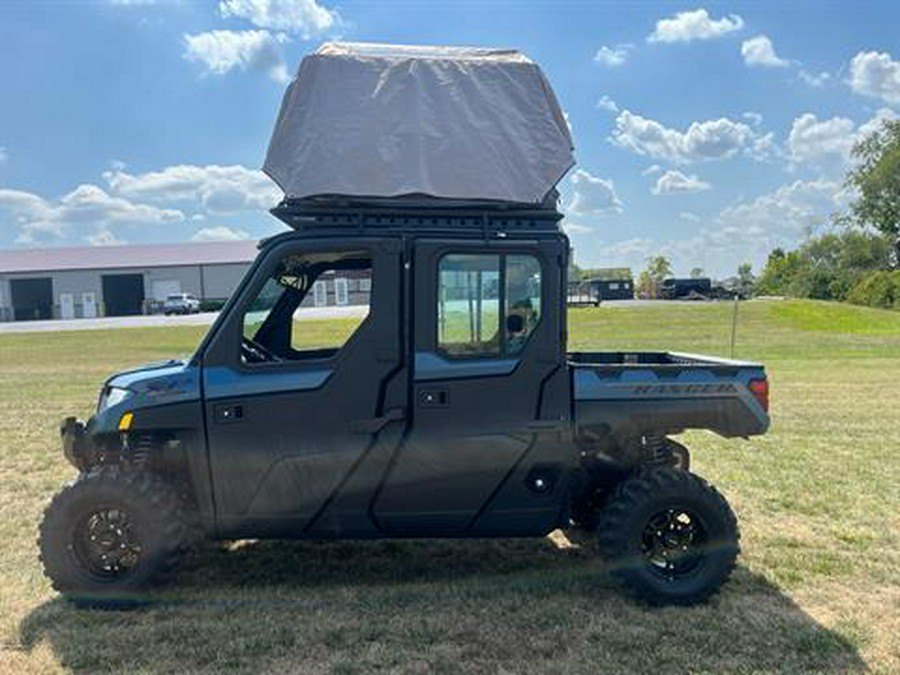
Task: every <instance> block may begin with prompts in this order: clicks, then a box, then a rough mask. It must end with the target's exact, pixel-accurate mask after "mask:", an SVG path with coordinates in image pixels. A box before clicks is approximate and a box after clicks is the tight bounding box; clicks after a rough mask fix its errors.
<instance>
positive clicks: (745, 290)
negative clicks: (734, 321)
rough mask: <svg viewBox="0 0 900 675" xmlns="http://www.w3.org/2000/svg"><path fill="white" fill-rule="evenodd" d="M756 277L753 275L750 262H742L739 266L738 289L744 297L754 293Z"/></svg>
mask: <svg viewBox="0 0 900 675" xmlns="http://www.w3.org/2000/svg"><path fill="white" fill-rule="evenodd" d="M755 281H756V279H755V277H754V276H753V268H752V267H751V266H750V263H742V264H741V265H738V268H737V291H738V293H739V294H740V295H741V297H742V298H747V297H749V296H750V295H752V294H753V285H754V283H755Z"/></svg>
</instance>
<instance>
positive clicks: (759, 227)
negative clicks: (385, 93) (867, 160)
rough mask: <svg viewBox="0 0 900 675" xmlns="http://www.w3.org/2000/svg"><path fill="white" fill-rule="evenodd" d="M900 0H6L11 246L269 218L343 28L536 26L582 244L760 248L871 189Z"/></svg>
mask: <svg viewBox="0 0 900 675" xmlns="http://www.w3.org/2000/svg"><path fill="white" fill-rule="evenodd" d="M898 25H900V3H897V2H887V1H885V2H853V3H847V2H838V1H836V0H831V1H821V0H819V1H817V2H805V1H801V0H790V1H785V2H763V1H761V0H757V1H756V2H743V3H742V2H735V3H711V2H706V3H681V2H650V1H643V0H642V1H637V0H636V1H631V2H630V1H627V0H619V1H617V2H603V1H600V0H598V1H595V2H591V1H589V0H571V1H567V0H555V1H552V2H551V1H548V0H520V1H518V2H513V1H505V2H500V1H489V0H482V1H481V2H474V1H468V0H458V1H450V0H434V1H427V0H421V1H416V0H356V1H353V0H347V1H344V2H332V1H331V0H221V1H215V0H89V1H85V0H2V2H0V248H16V247H35V246H84V245H88V244H89V245H110V244H118V243H134V244H138V243H149V242H180V241H190V240H194V241H209V240H219V239H233V238H259V237H264V236H268V235H271V234H274V233H276V232H278V231H281V230H282V229H283V226H282V225H281V224H280V223H279V222H278V221H277V220H275V219H274V218H273V217H272V216H270V215H269V214H268V213H267V209H268V208H269V207H271V206H272V205H274V204H275V203H277V201H278V200H279V198H280V196H281V193H280V191H279V190H278V188H277V187H276V186H274V184H272V183H271V181H269V179H268V178H267V177H265V176H264V175H263V174H262V173H261V172H260V171H259V167H260V166H261V164H262V161H263V157H264V154H265V150H266V146H267V144H268V140H269V135H270V133H271V130H272V126H273V123H274V120H275V117H276V116H277V113H278V107H279V105H280V101H281V96H282V94H283V92H284V89H285V87H286V84H287V82H288V81H289V80H290V77H291V75H292V73H293V72H294V71H295V70H296V68H297V65H298V64H299V62H300V59H301V58H302V57H303V55H304V54H307V53H309V52H311V51H314V50H315V49H316V48H317V47H318V46H319V45H320V44H322V42H325V41H328V40H333V39H340V40H349V41H373V42H391V43H400V44H441V45H474V46H489V47H490V46H497V47H515V48H518V49H520V50H522V51H524V52H525V53H526V54H527V55H529V56H530V57H531V58H532V59H534V60H535V61H537V62H538V63H539V64H540V65H541V67H542V68H543V69H544V71H545V73H546V74H547V77H548V78H549V80H550V82H551V83H552V85H553V87H554V89H555V91H556V94H557V97H558V99H559V101H560V104H561V106H562V108H563V109H564V111H565V113H566V116H567V119H568V121H569V123H570V126H571V128H572V132H573V137H574V139H575V145H576V149H575V152H576V158H577V162H578V164H577V166H576V167H575V168H574V169H573V170H572V171H570V172H569V174H568V175H567V176H566V177H565V178H563V180H562V182H561V183H560V185H559V188H560V192H561V202H560V207H561V209H562V210H563V211H564V213H565V214H566V219H565V227H566V229H567V232H568V233H569V235H570V237H571V239H572V243H573V246H574V250H575V258H576V261H577V262H578V264H580V265H582V266H586V267H623V266H629V267H632V268H633V269H634V270H635V271H638V270H640V269H642V268H643V267H644V266H645V264H646V260H647V258H648V257H649V256H652V255H657V254H662V255H666V256H668V257H669V258H670V259H671V260H672V261H673V263H674V267H675V272H676V273H677V274H683V275H686V274H688V273H689V272H690V271H691V270H692V269H693V268H697V267H699V268H701V269H703V270H705V271H706V273H707V274H710V275H712V276H715V277H718V278H722V277H726V276H729V275H731V274H734V272H735V270H736V268H737V266H738V265H739V264H741V263H743V262H749V263H751V264H752V265H753V267H754V269H755V270H757V271H758V270H759V269H760V268H761V266H762V265H763V264H764V262H765V259H766V255H767V253H768V252H769V251H770V250H771V249H772V248H773V247H776V246H782V247H791V246H795V245H796V244H797V243H798V242H800V241H802V240H803V239H804V237H807V236H809V235H810V234H818V233H822V232H824V231H826V230H827V229H828V228H829V227H831V226H830V225H829V223H830V217H831V216H832V214H835V213H838V212H840V211H841V210H843V209H846V208H847V205H848V203H849V202H850V201H852V199H853V194H852V192H851V191H849V190H848V189H846V188H845V186H844V176H845V174H846V171H847V169H848V167H850V166H851V162H852V158H851V156H850V150H851V148H852V146H853V144H854V142H855V141H856V140H857V139H859V138H860V137H862V136H864V135H865V134H866V133H869V132H870V131H872V130H873V129H875V128H877V126H878V125H879V124H880V123H881V121H882V120H884V119H888V118H894V117H897V116H898V115H900V37H898V33H897V26H898Z"/></svg>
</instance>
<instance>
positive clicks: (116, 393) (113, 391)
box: [97, 387, 132, 413]
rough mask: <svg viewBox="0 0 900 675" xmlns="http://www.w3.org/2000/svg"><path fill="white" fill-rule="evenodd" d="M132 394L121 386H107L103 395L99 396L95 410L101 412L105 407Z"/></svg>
mask: <svg viewBox="0 0 900 675" xmlns="http://www.w3.org/2000/svg"><path fill="white" fill-rule="evenodd" d="M131 396H132V392H131V391H130V390H128V389H122V388H121V387H107V388H106V391H105V392H104V394H103V396H102V397H100V405H99V406H97V412H98V413H101V412H103V411H104V410H106V409H107V408H110V407H112V406H114V405H119V404H120V403H121V402H122V401H124V400H125V399H127V398H130V397H131Z"/></svg>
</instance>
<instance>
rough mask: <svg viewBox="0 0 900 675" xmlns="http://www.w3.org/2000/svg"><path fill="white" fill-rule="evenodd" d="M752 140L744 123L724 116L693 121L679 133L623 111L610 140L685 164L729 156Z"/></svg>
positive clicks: (642, 152) (617, 119)
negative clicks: (703, 120) (704, 120)
mask: <svg viewBox="0 0 900 675" xmlns="http://www.w3.org/2000/svg"><path fill="white" fill-rule="evenodd" d="M753 138H754V133H753V131H752V130H751V129H750V127H748V126H747V125H746V124H744V123H742V122H735V121H733V120H730V119H728V118H724V117H723V118H721V119H718V120H709V121H706V122H692V123H691V125H690V126H689V127H688V128H687V130H685V131H683V132H682V131H678V130H676V129H670V128H667V127H664V126H663V125H662V124H660V123H659V122H656V121H654V120H649V119H646V118H644V117H641V116H640V115H635V114H633V113H632V112H630V111H628V110H624V111H622V112H621V113H620V114H619V116H618V117H617V118H616V128H615V130H613V133H612V137H611V141H612V142H613V143H614V144H615V145H618V146H619V147H621V148H625V149H626V150H631V151H632V152H635V153H637V154H639V155H644V156H647V157H653V158H655V159H664V160H667V161H669V162H673V163H676V164H687V163H690V162H696V161H701V160H712V159H725V158H728V157H731V156H733V155H736V154H737V153H738V152H740V151H741V150H742V149H744V148H745V147H746V146H747V144H748V143H749V142H750V141H751V140H752V139H753Z"/></svg>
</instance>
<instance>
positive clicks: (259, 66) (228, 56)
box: [184, 30, 290, 84]
mask: <svg viewBox="0 0 900 675" xmlns="http://www.w3.org/2000/svg"><path fill="white" fill-rule="evenodd" d="M284 41H285V38H284V36H282V35H272V34H271V33H269V31H266V30H244V31H235V30H213V31H209V32H207V33H198V34H196V35H185V36H184V43H185V53H184V58H185V59H187V60H189V61H196V62H198V63H201V64H203V66H204V67H205V68H206V70H207V72H210V73H214V74H216V75H224V74H225V73H228V72H230V71H232V70H234V69H235V68H239V69H240V70H256V71H261V72H264V73H266V74H268V75H269V77H271V78H272V79H273V80H275V81H276V82H280V83H282V84H283V83H285V82H288V81H289V80H290V76H289V75H288V71H287V65H286V64H285V62H284V54H283V53H282V48H281V45H282V43H283V42H284Z"/></svg>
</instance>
